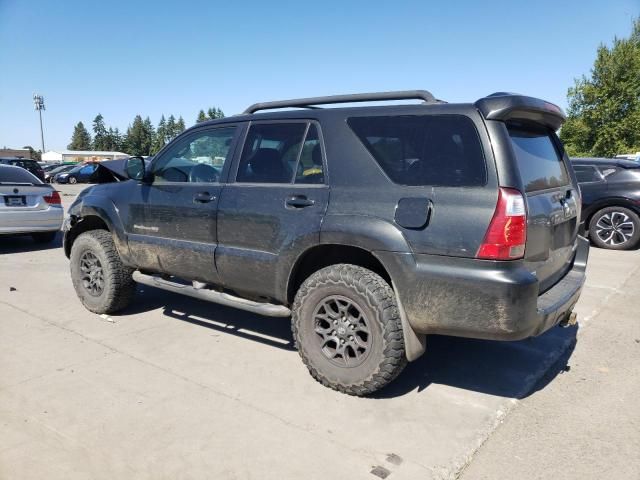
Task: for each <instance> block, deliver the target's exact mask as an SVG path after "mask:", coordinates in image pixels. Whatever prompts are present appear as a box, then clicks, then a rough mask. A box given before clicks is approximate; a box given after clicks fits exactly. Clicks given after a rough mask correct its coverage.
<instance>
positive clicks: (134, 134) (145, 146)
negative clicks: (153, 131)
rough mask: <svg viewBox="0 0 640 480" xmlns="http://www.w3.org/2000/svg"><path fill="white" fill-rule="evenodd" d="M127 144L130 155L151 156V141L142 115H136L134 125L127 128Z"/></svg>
mask: <svg viewBox="0 0 640 480" xmlns="http://www.w3.org/2000/svg"><path fill="white" fill-rule="evenodd" d="M125 144H126V148H127V153H129V154H130V155H149V150H150V148H151V140H150V138H149V133H148V131H147V129H146V127H145V122H143V120H142V117H141V116H140V115H136V116H135V118H134V119H133V123H132V124H131V125H130V126H129V127H128V128H127V135H126V140H125Z"/></svg>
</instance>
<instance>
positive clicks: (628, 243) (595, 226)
mask: <svg viewBox="0 0 640 480" xmlns="http://www.w3.org/2000/svg"><path fill="white" fill-rule="evenodd" d="M571 163H572V164H573V168H574V170H575V172H576V177H577V179H578V183H579V184H580V190H581V191H582V222H584V228H585V230H586V232H587V235H588V236H589V238H590V239H591V241H592V242H593V243H594V244H595V245H597V246H598V247H600V248H608V249H612V250H628V249H630V248H635V247H636V246H637V245H638V242H640V163H638V162H635V161H633V160H627V159H621V158H572V159H571Z"/></svg>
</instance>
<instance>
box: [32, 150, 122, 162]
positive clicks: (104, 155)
mask: <svg viewBox="0 0 640 480" xmlns="http://www.w3.org/2000/svg"><path fill="white" fill-rule="evenodd" d="M27 152H28V151H27ZM127 157H129V155H127V154H126V153H122V152H100V151H95V150H49V151H48V152H45V153H43V154H42V161H43V162H47V163H59V162H101V161H102V160H118V159H122V158H127Z"/></svg>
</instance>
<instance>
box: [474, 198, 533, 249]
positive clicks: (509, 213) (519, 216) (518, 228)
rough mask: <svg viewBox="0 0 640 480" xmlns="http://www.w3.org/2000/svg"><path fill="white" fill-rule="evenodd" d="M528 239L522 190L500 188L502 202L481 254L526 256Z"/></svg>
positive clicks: (485, 237) (486, 235) (485, 238)
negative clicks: (525, 249)
mask: <svg viewBox="0 0 640 480" xmlns="http://www.w3.org/2000/svg"><path fill="white" fill-rule="evenodd" d="M525 243H527V212H526V209H525V205H524V198H523V197H522V194H521V193H520V192H519V191H518V190H514V189H511V188H500V191H499V194H498V204H497V205H496V211H495V212H494V214H493V218H492V219H491V223H490V224H489V228H488V229H487V233H486V234H485V236H484V241H483V242H482V245H480V248H479V249H478V254H477V255H476V257H477V258H485V259H490V260H515V259H517V258H522V257H524V246H525Z"/></svg>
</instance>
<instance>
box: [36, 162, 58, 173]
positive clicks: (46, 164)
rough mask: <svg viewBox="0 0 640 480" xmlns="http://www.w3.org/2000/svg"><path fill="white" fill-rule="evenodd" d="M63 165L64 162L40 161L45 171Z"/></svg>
mask: <svg viewBox="0 0 640 480" xmlns="http://www.w3.org/2000/svg"><path fill="white" fill-rule="evenodd" d="M61 165H62V163H45V164H44V165H43V164H42V163H40V166H41V167H42V170H43V171H44V173H47V172H50V171H51V170H53V169H55V168H58V167H60V166H61Z"/></svg>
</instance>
